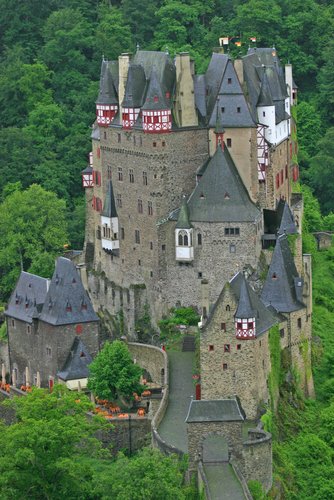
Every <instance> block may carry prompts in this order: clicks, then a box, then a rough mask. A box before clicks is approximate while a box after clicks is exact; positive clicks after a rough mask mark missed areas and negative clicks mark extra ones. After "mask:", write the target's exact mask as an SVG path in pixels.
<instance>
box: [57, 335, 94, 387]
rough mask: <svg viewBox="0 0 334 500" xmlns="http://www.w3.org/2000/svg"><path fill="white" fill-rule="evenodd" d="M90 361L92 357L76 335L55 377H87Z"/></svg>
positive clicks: (65, 379) (67, 378) (76, 378)
mask: <svg viewBox="0 0 334 500" xmlns="http://www.w3.org/2000/svg"><path fill="white" fill-rule="evenodd" d="M92 361H93V359H92V357H91V355H90V354H89V352H88V350H87V347H86V346H85V344H84V343H83V342H82V341H81V340H80V339H79V338H78V337H76V338H75V339H74V342H73V345H72V348H71V351H70V353H69V355H68V357H67V360H66V361H65V364H64V366H63V368H62V370H61V371H59V372H58V373H57V377H58V378H60V379H61V380H64V381H68V380H78V379H82V378H88V376H89V368H88V366H89V364H90V363H91V362H92Z"/></svg>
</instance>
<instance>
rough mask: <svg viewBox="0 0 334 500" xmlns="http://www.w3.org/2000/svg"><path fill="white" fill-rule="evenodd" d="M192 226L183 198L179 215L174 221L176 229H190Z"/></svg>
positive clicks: (185, 201)
mask: <svg viewBox="0 0 334 500" xmlns="http://www.w3.org/2000/svg"><path fill="white" fill-rule="evenodd" d="M191 227H192V225H191V223H190V221H189V210H188V205H187V200H186V198H183V201H182V205H181V208H180V212H179V216H178V219H177V223H176V228H177V229H190V228H191Z"/></svg>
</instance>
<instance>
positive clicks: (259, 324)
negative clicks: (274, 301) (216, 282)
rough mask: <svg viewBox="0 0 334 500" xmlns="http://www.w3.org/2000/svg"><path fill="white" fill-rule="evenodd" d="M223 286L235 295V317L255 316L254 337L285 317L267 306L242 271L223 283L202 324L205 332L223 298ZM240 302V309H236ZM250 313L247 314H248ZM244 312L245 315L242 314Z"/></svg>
mask: <svg viewBox="0 0 334 500" xmlns="http://www.w3.org/2000/svg"><path fill="white" fill-rule="evenodd" d="M225 287H231V289H232V292H233V294H234V296H235V299H236V302H237V303H238V307H237V311H236V313H235V317H238V316H237V315H238V314H239V313H240V314H241V318H242V317H247V318H253V317H255V332H256V337H259V336H260V335H262V334H263V333H265V332H267V331H268V330H269V329H270V328H271V327H272V326H274V325H276V324H277V323H278V322H280V321H282V320H283V319H285V318H282V317H281V316H280V315H279V314H278V313H277V311H276V310H275V309H273V308H272V307H271V306H269V307H267V305H266V304H265V303H264V301H263V300H261V297H259V295H258V294H257V293H256V292H254V290H253V289H252V287H251V286H250V285H249V283H248V281H247V280H246V278H245V276H244V274H243V273H242V272H239V273H237V274H236V275H235V276H234V277H233V278H232V279H231V280H230V281H229V282H228V283H226V284H225V286H224V288H223V290H222V291H221V293H220V295H219V297H218V299H217V300H216V302H215V304H214V305H213V307H212V308H211V310H210V314H209V317H208V320H207V322H206V323H205V325H204V328H203V332H205V331H206V330H207V329H208V327H209V325H210V323H211V321H212V319H213V318H214V316H215V313H216V310H217V308H218V306H219V304H220V302H221V301H222V300H223V296H224V290H225ZM243 288H246V292H247V298H246V299H245V294H244V290H243ZM239 304H240V310H239V311H238V308H239ZM249 313H251V314H250V315H249V316H248V314H249ZM244 314H246V315H247V316H243V315H244Z"/></svg>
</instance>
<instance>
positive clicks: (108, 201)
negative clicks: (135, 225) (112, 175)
mask: <svg viewBox="0 0 334 500" xmlns="http://www.w3.org/2000/svg"><path fill="white" fill-rule="evenodd" d="M101 215H102V216H103V217H109V219H111V218H112V217H117V210H116V204H115V197H114V190H113V187H112V182H111V181H109V182H108V191H107V194H106V197H105V199H104V205H103V210H102V212H101Z"/></svg>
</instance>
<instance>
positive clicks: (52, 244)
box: [0, 184, 68, 297]
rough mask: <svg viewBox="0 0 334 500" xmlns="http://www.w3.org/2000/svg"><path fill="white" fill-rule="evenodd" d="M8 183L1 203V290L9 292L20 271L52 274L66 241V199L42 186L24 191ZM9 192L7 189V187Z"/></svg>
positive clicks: (5, 292)
mask: <svg viewBox="0 0 334 500" xmlns="http://www.w3.org/2000/svg"><path fill="white" fill-rule="evenodd" d="M13 189H14V191H13V192H10V191H11V190H10V185H7V192H9V193H10V194H8V196H7V197H6V198H5V199H4V200H3V202H2V203H1V204H0V211H1V218H0V233H1V239H0V269H1V272H0V294H1V295H2V297H6V296H8V294H9V293H10V292H11V291H12V290H13V287H14V285H15V281H16V280H17V278H18V276H19V274H20V271H21V270H24V271H29V272H33V273H35V274H39V275H41V276H44V277H50V276H51V275H52V272H53V268H54V261H55V257H56V256H57V255H59V253H60V252H61V251H62V250H63V246H64V244H66V243H67V241H68V240H67V238H68V235H67V230H66V219H65V216H66V213H65V208H66V205H65V202H64V201H63V200H60V199H58V198H57V196H56V195H55V194H54V193H52V192H48V191H45V190H44V189H43V188H42V187H41V186H38V185H36V184H33V185H31V186H30V187H29V188H28V189H26V190H24V191H22V190H21V189H19V185H14V186H13ZM5 193H6V190H5Z"/></svg>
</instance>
